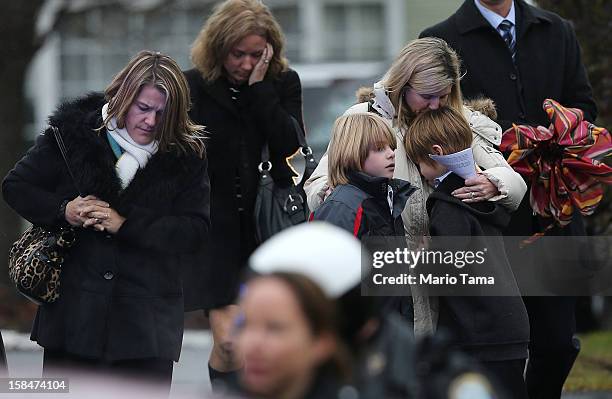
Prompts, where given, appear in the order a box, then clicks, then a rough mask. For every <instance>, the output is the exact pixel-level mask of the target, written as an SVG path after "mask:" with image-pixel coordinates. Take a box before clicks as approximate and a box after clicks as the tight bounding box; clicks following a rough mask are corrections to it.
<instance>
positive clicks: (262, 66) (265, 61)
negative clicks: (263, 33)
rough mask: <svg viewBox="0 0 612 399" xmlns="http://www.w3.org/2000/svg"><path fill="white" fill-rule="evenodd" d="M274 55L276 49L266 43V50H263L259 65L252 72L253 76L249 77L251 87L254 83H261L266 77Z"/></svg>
mask: <svg viewBox="0 0 612 399" xmlns="http://www.w3.org/2000/svg"><path fill="white" fill-rule="evenodd" d="M273 55H274V49H273V48H272V45H271V44H270V43H266V48H265V49H264V50H263V53H262V54H261V57H260V58H259V61H258V62H257V64H255V68H253V71H252V72H251V76H250V77H249V86H251V85H252V84H254V83H257V82H261V81H262V80H263V79H264V77H265V76H266V72H268V66H269V65H270V60H272V56H273Z"/></svg>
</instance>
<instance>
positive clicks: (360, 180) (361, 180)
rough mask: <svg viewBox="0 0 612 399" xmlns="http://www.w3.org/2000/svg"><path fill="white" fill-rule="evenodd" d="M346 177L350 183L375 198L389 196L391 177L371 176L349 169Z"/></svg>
mask: <svg viewBox="0 0 612 399" xmlns="http://www.w3.org/2000/svg"><path fill="white" fill-rule="evenodd" d="M346 177H348V180H349V183H350V184H352V185H353V186H356V187H357V188H359V189H361V190H363V191H365V192H366V193H367V194H368V195H370V196H372V197H374V198H385V199H386V198H387V192H388V187H389V182H390V179H387V178H385V177H375V176H370V175H368V174H366V173H363V172H357V171H353V170H351V171H349V172H348V173H347V176H346Z"/></svg>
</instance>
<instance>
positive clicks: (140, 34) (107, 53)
mask: <svg viewBox="0 0 612 399" xmlns="http://www.w3.org/2000/svg"><path fill="white" fill-rule="evenodd" d="M211 9H212V4H202V5H193V4H192V5H190V6H189V7H186V6H182V7H181V5H180V4H179V5H175V6H174V7H172V6H171V5H170V6H166V7H162V8H158V9H155V10H153V11H149V12H145V13H142V12H130V11H126V10H125V9H123V8H121V7H117V6H113V7H109V6H104V7H95V8H92V9H89V10H86V11H83V12H81V13H76V14H71V15H69V16H68V17H66V19H65V20H64V21H63V22H62V26H60V29H59V33H60V38H61V41H60V43H61V47H60V70H61V84H60V87H61V97H62V98H64V99H66V98H72V97H76V96H80V95H83V93H85V92H87V91H102V90H104V88H105V87H106V85H108V83H109V82H110V80H111V79H112V77H113V76H114V75H115V74H116V73H117V72H119V70H120V69H121V68H123V67H124V66H125V64H126V63H127V62H128V61H129V60H130V58H131V57H133V56H134V55H135V54H136V53H138V51H140V50H143V49H147V50H154V51H161V52H163V53H165V54H168V55H169V56H171V57H173V58H174V59H175V60H176V61H177V63H178V64H179V65H180V67H181V68H183V69H189V68H191V61H190V60H189V52H190V48H191V44H192V43H193V40H194V39H195V38H196V36H197V34H198V32H199V31H200V29H201V27H202V24H203V23H204V21H205V19H206V17H207V16H208V15H209V14H210V12H211Z"/></svg>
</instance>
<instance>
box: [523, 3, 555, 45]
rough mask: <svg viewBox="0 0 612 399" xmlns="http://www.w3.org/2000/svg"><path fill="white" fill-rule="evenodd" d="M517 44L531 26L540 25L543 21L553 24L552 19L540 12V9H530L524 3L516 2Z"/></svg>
mask: <svg viewBox="0 0 612 399" xmlns="http://www.w3.org/2000/svg"><path fill="white" fill-rule="evenodd" d="M514 4H515V6H516V31H517V34H516V42H517V44H518V43H519V41H520V39H521V38H522V37H523V36H525V33H527V31H528V30H529V28H530V27H531V25H533V24H539V23H540V22H541V20H544V21H548V22H551V21H550V19H549V18H548V17H547V16H546V15H544V14H542V13H540V12H539V10H538V9H536V8H533V7H529V6H528V5H527V4H525V3H524V2H523V1H516V2H515V3H514Z"/></svg>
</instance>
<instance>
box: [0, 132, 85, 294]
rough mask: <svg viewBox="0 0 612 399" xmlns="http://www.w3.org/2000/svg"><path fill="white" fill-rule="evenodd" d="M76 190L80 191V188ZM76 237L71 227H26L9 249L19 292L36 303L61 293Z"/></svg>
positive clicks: (62, 148)
mask: <svg viewBox="0 0 612 399" xmlns="http://www.w3.org/2000/svg"><path fill="white" fill-rule="evenodd" d="M51 130H53V135H54V136H55V140H56V141H57V145H58V147H59V149H60V152H61V153H62V157H63V158H64V162H66V166H67V167H68V172H69V173H70V177H71V178H72V181H73V182H74V183H75V185H76V180H75V179H74V175H73V174H72V170H70V165H69V164H68V158H67V156H66V147H65V146H64V141H63V140H62V136H61V135H60V133H59V129H58V128H57V127H55V126H51ZM79 194H80V195H81V196H82V195H83V194H82V193H81V192H80V190H79ZM75 240H76V234H75V231H74V228H73V227H60V228H58V229H54V230H49V229H46V228H44V227H41V226H31V227H30V228H28V229H27V230H26V231H25V232H24V233H23V234H22V235H21V237H20V238H19V239H18V240H17V241H15V243H14V244H13V245H12V246H11V249H10V251H9V277H10V279H11V281H12V282H13V283H14V284H15V286H16V287H17V290H18V291H19V293H21V294H22V295H24V296H25V297H26V298H28V299H29V300H31V301H33V302H35V303H36V304H38V305H41V304H44V303H51V302H55V301H56V300H57V298H59V293H60V291H59V288H60V273H61V270H62V264H63V263H64V256H65V255H66V252H67V251H68V249H69V248H70V247H72V246H73V245H74V243H75Z"/></svg>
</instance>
